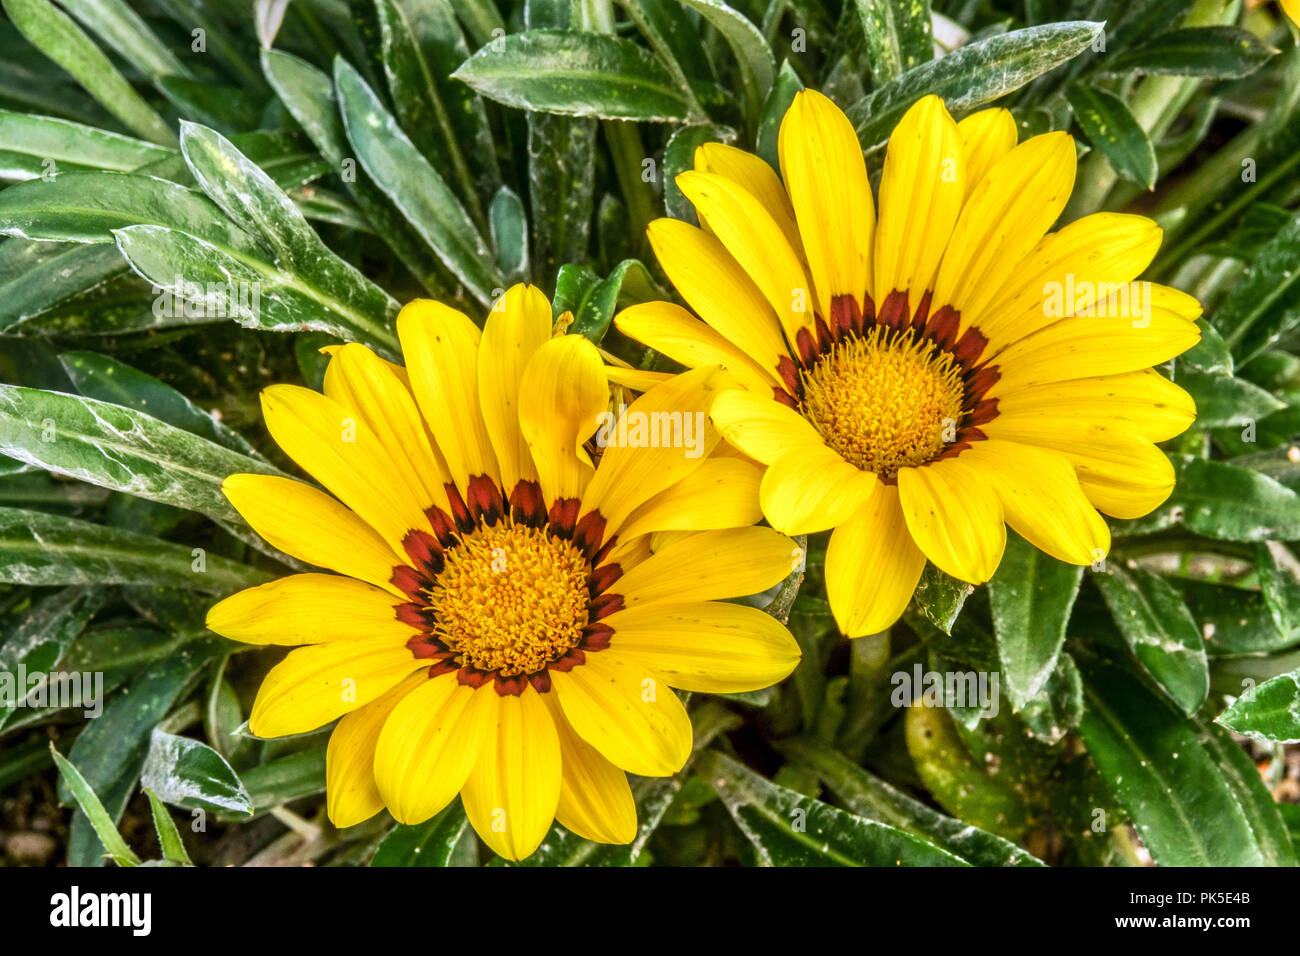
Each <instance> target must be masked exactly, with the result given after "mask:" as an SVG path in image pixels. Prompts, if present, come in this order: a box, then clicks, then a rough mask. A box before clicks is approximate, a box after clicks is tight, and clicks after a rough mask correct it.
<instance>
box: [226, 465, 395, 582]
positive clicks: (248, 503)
mask: <svg viewBox="0 0 1300 956" xmlns="http://www.w3.org/2000/svg"><path fill="white" fill-rule="evenodd" d="M221 491H222V493H223V494H225V496H226V497H227V498H228V499H230V503H231V504H232V505H233V506H234V508H235V510H236V511H238V512H239V513H240V515H242V516H243V518H244V520H245V521H247V522H248V523H249V524H250V525H251V526H252V528H253V530H254V531H256V532H257V533H258V534H259V535H261V536H262V537H263V538H264V539H265V540H266V541H267V542H268V543H269V544H270V545H271V546H272V547H274V548H279V549H280V550H281V551H283V552H284V553H285V554H289V555H292V556H293V557H295V558H298V559H299V560H300V561H306V562H307V563H308V564H314V565H316V566H317V567H321V568H329V569H330V570H331V571H337V572H338V573H339V574H345V575H347V576H348V577H352V578H358V579H360V580H362V581H369V582H370V583H371V584H374V585H378V586H379V587H381V588H384V589H385V590H387V591H389V592H391V593H393V594H401V593H402V592H401V591H399V590H398V589H397V588H395V587H393V585H391V584H390V583H389V578H391V577H392V575H393V568H395V567H397V566H398V565H399V564H405V563H406V562H405V560H404V559H402V558H399V557H398V556H397V553H396V552H395V551H394V550H393V549H392V548H391V547H390V546H389V545H388V544H387V543H386V542H385V541H384V539H383V538H381V537H380V536H379V533H378V532H377V531H375V529H374V528H372V527H370V525H368V524H366V523H365V522H364V521H362V520H361V519H360V518H358V517H357V516H356V515H355V514H353V513H352V512H351V511H349V510H348V509H347V508H345V507H344V506H343V505H341V504H339V502H338V501H336V500H335V499H333V498H331V497H330V496H329V495H327V494H325V492H323V491H320V490H318V489H316V488H313V487H312V486H311V485H308V484H306V483H304V482H301V481H294V480H293V479H292V478H279V477H276V476H274V475H231V476H230V477H229V478H227V479H226V480H225V481H223V482H222V483H221Z"/></svg>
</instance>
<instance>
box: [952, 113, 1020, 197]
mask: <svg viewBox="0 0 1300 956" xmlns="http://www.w3.org/2000/svg"><path fill="white" fill-rule="evenodd" d="M957 132H959V133H961V144H962V148H963V149H964V150H965V153H966V197H967V198H970V194H971V193H972V192H974V191H975V187H976V186H978V185H979V184H980V180H982V179H983V178H984V174H985V173H987V172H988V171H989V170H990V169H991V168H992V167H993V164H994V163H996V162H997V161H998V160H999V159H1001V158H1002V157H1003V156H1005V155H1006V154H1007V153H1009V152H1011V150H1012V149H1014V148H1015V145H1016V139H1017V137H1018V132H1017V130H1016V118H1015V117H1014V116H1012V115H1011V111H1010V110H1004V109H988V110H980V111H979V112H977V113H972V114H971V115H970V116H967V117H966V118H965V119H963V120H961V122H959V123H958V124H957Z"/></svg>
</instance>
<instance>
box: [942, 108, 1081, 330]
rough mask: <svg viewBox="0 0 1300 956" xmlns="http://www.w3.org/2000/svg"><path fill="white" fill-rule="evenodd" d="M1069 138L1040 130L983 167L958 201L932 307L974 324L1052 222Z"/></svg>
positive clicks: (1064, 196) (1064, 190) (1065, 184)
mask: <svg viewBox="0 0 1300 956" xmlns="http://www.w3.org/2000/svg"><path fill="white" fill-rule="evenodd" d="M1074 156H1075V148H1074V140H1073V139H1071V138H1070V136H1069V135H1068V134H1066V133H1061V132H1056V133H1044V134H1043V135H1042V136H1034V137H1033V138H1031V139H1028V140H1026V141H1025V142H1023V143H1021V144H1020V145H1019V146H1017V147H1016V148H1015V149H1013V150H1011V152H1009V153H1007V154H1006V155H1005V156H1003V157H1002V158H1001V159H999V160H998V161H997V162H996V163H994V164H993V167H992V168H991V169H990V170H989V171H988V173H987V174H986V175H985V176H984V179H983V180H982V181H981V182H980V183H979V185H978V186H976V187H975V189H974V190H973V191H972V193H971V196H970V199H969V200H968V201H967V202H966V205H965V206H964V207H963V208H962V211H961V216H960V217H958V219H957V225H956V226H955V227H954V228H953V231H952V238H951V239H949V241H948V248H947V251H945V252H944V255H943V262H942V264H941V265H940V266H939V275H938V277H937V278H936V279H935V282H934V304H935V306H941V305H950V306H952V307H953V308H954V309H956V310H957V311H959V312H961V313H962V317H963V318H964V319H968V320H969V321H970V322H973V323H975V324H977V325H978V324H979V318H980V316H981V315H982V314H983V311H984V307H985V306H986V305H987V303H988V301H989V299H991V298H992V296H993V293H994V292H995V291H996V290H997V288H998V287H999V286H1001V285H1002V284H1003V283H1004V282H1006V281H1007V279H1008V278H1009V277H1010V276H1012V275H1016V274H1018V271H1019V269H1020V268H1021V261H1022V260H1023V259H1024V258H1025V256H1026V255H1028V254H1029V251H1030V250H1031V249H1033V248H1034V245H1035V244H1036V243H1037V242H1038V240H1040V239H1042V238H1043V236H1044V235H1045V234H1046V232H1047V230H1048V229H1050V228H1051V226H1052V223H1054V222H1055V221H1056V219H1057V217H1058V216H1059V215H1060V214H1061V210H1063V209H1064V208H1065V204H1066V202H1067V201H1068V200H1069V198H1070V192H1071V191H1072V190H1073V189H1074V172H1075V159H1074Z"/></svg>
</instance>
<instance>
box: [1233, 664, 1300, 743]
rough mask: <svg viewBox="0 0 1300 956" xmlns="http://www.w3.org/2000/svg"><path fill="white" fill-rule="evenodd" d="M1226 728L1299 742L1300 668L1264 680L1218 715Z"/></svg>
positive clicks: (1287, 741)
mask: <svg viewBox="0 0 1300 956" xmlns="http://www.w3.org/2000/svg"><path fill="white" fill-rule="evenodd" d="M1217 722H1218V723H1220V724H1222V725H1223V726H1224V727H1227V728H1228V729H1229V730H1232V731H1235V732H1236V733H1239V734H1245V735H1246V736H1247V737H1254V738H1255V739H1256V740H1270V741H1274V742H1278V743H1295V742H1297V741H1300V670H1296V671H1292V672H1291V673H1289V674H1282V675H1281V676H1279V677H1274V678H1273V679H1272V680H1268V681H1265V682H1264V683H1262V684H1260V685H1259V686H1258V687H1256V688H1254V689H1253V690H1250V691H1248V692H1246V693H1245V694H1242V695H1241V696H1240V697H1238V698H1237V699H1236V701H1234V702H1233V704H1232V706H1231V707H1229V708H1228V709H1227V710H1225V711H1224V712H1223V713H1222V714H1220V715H1219V716H1218V719H1217Z"/></svg>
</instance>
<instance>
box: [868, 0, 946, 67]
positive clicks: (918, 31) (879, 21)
mask: <svg viewBox="0 0 1300 956" xmlns="http://www.w3.org/2000/svg"><path fill="white" fill-rule="evenodd" d="M856 6H857V8H858V19H859V20H861V21H862V35H863V39H864V40H866V50H865V59H866V62H867V64H868V66H869V67H870V68H871V80H872V82H873V83H874V84H875V85H876V86H884V85H885V84H886V83H888V82H890V81H891V80H896V79H897V78H898V77H899V76H901V75H902V74H904V73H906V72H907V71H908V70H910V69H912V68H913V67H915V66H919V65H920V64H922V63H927V62H929V61H930V60H931V59H932V58H933V56H934V39H933V29H932V27H931V25H930V3H929V0H919V2H918V0H856Z"/></svg>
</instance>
